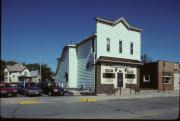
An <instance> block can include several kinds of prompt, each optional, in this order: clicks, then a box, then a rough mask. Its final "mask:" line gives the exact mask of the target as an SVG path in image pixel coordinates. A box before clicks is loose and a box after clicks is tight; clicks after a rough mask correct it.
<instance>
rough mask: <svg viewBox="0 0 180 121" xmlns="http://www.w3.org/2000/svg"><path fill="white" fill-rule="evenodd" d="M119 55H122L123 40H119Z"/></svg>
mask: <svg viewBox="0 0 180 121" xmlns="http://www.w3.org/2000/svg"><path fill="white" fill-rule="evenodd" d="M119 53H122V40H119Z"/></svg>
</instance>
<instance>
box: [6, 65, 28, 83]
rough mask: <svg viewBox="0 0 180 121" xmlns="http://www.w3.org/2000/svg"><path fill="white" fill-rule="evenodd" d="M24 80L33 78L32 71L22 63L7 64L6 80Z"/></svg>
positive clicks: (11, 81)
mask: <svg viewBox="0 0 180 121" xmlns="http://www.w3.org/2000/svg"><path fill="white" fill-rule="evenodd" d="M23 80H27V81H28V80H31V76H30V71H29V69H28V68H27V67H26V66H23V65H22V64H14V65H12V66H11V65H6V67H5V69H4V81H5V82H9V83H12V84H17V83H18V82H20V81H23Z"/></svg>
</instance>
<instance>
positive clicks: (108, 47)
mask: <svg viewBox="0 0 180 121" xmlns="http://www.w3.org/2000/svg"><path fill="white" fill-rule="evenodd" d="M106 50H107V51H110V38H107V48H106Z"/></svg>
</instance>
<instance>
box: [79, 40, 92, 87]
mask: <svg viewBox="0 0 180 121" xmlns="http://www.w3.org/2000/svg"><path fill="white" fill-rule="evenodd" d="M91 46H92V41H87V42H85V43H83V44H81V45H79V46H78V48H77V56H78V72H77V75H78V76H77V78H78V87H81V85H83V88H91V89H94V84H95V80H94V66H91V68H89V69H87V68H86V65H87V62H88V60H89V59H90V55H91V54H92V53H91Z"/></svg>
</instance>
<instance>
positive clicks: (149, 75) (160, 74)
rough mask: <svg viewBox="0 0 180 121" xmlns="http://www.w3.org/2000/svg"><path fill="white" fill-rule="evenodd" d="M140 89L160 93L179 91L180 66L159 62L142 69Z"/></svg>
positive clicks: (146, 65)
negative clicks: (153, 90)
mask: <svg viewBox="0 0 180 121" xmlns="http://www.w3.org/2000/svg"><path fill="white" fill-rule="evenodd" d="M140 75H141V78H140V87H141V88H144V89H157V90H160V91H173V90H179V86H180V85H179V83H180V65H178V64H177V63H175V62H168V61H162V60H159V61H157V62H151V63H145V64H144V65H143V66H142V67H141V73H140Z"/></svg>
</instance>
